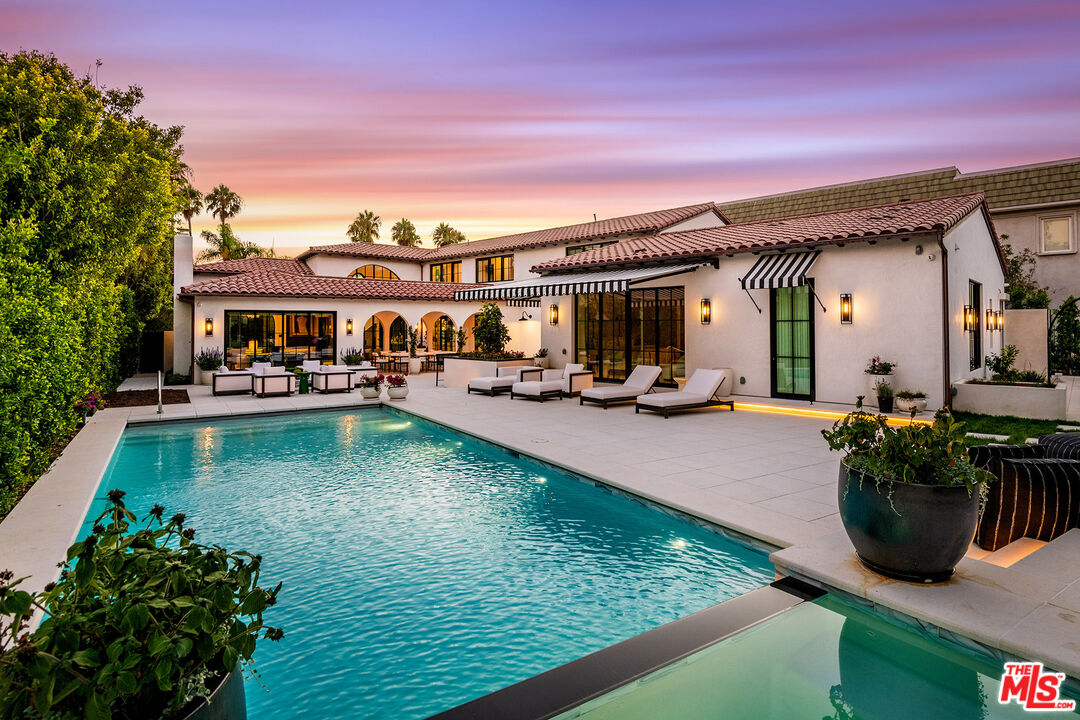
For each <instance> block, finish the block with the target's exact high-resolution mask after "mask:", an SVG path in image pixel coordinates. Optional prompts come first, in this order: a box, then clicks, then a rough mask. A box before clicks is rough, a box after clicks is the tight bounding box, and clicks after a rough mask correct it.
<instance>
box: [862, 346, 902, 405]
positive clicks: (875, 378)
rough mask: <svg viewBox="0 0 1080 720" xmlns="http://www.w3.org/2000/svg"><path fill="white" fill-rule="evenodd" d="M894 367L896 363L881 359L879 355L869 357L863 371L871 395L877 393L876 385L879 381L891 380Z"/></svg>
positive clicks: (887, 381)
mask: <svg viewBox="0 0 1080 720" xmlns="http://www.w3.org/2000/svg"><path fill="white" fill-rule="evenodd" d="M895 369H896V363H894V362H889V361H888V360H882V359H881V356H879V355H875V356H874V357H872V358H870V360H869V361H868V362H867V363H866V370H864V371H863V372H865V373H866V375H867V380H868V382H869V383H870V394H871V395H877V386H878V384H879V383H883V382H886V383H891V382H892V376H893V370H895Z"/></svg>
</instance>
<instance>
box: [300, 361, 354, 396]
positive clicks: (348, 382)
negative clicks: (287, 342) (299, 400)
mask: <svg viewBox="0 0 1080 720" xmlns="http://www.w3.org/2000/svg"><path fill="white" fill-rule="evenodd" d="M301 367H302V368H303V369H304V370H306V371H307V372H309V373H311V389H312V390H315V391H316V392H321V393H323V394H324V395H325V394H326V393H329V392H352V389H353V371H352V370H350V369H349V368H348V367H346V366H345V365H323V364H322V363H320V362H319V361H318V360H305V361H304V362H303V365H302V366H301Z"/></svg>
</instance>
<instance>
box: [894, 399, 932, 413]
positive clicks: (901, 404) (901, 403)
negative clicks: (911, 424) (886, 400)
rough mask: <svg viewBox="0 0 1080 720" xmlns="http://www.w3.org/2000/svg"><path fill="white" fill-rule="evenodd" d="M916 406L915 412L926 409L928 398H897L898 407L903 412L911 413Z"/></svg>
mask: <svg viewBox="0 0 1080 720" xmlns="http://www.w3.org/2000/svg"><path fill="white" fill-rule="evenodd" d="M913 408H914V410H915V412H922V411H923V410H925V409H926V398H902V397H898V398H896V409H897V410H899V411H900V412H902V413H909V412H911V410H912V409H913Z"/></svg>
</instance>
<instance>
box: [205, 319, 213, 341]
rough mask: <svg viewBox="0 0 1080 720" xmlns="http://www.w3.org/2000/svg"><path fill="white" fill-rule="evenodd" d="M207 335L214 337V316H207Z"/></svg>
mask: <svg viewBox="0 0 1080 720" xmlns="http://www.w3.org/2000/svg"><path fill="white" fill-rule="evenodd" d="M205 328H206V337H213V335H214V318H206V324H205Z"/></svg>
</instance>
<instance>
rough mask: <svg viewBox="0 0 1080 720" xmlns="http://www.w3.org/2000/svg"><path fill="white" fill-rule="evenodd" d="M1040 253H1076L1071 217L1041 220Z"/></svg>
mask: <svg viewBox="0 0 1080 720" xmlns="http://www.w3.org/2000/svg"><path fill="white" fill-rule="evenodd" d="M1039 222H1040V225H1041V226H1042V227H1041V231H1040V236H1039V252H1040V253H1043V254H1051V253H1067V252H1075V250H1076V248H1075V247H1073V233H1072V229H1073V219H1072V216H1071V215H1065V216H1059V217H1048V218H1041V219H1040V221H1039Z"/></svg>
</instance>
